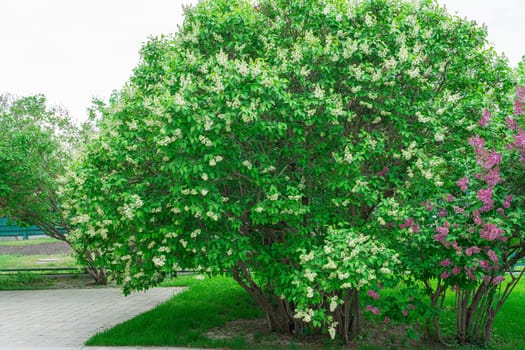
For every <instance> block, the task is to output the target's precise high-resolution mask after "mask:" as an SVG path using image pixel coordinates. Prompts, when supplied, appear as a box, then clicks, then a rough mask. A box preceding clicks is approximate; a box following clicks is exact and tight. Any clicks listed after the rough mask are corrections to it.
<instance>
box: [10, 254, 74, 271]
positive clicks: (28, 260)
mask: <svg viewBox="0 0 525 350" xmlns="http://www.w3.org/2000/svg"><path fill="white" fill-rule="evenodd" d="M47 267H55V268H58V267H66V268H69V267H80V266H79V265H78V264H77V262H76V261H75V258H74V257H72V256H71V255H68V254H49V255H43V254H41V255H20V254H2V255H0V270H2V269H29V268H47Z"/></svg>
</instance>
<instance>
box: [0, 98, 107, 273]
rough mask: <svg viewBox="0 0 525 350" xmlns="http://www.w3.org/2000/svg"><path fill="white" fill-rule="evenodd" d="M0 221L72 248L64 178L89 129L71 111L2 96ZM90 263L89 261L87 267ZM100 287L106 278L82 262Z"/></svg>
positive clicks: (43, 102)
mask: <svg viewBox="0 0 525 350" xmlns="http://www.w3.org/2000/svg"><path fill="white" fill-rule="evenodd" d="M0 130H2V133H1V134H0V215H2V216H7V217H8V218H10V219H13V220H16V221H17V223H19V224H21V225H35V226H38V227H40V228H41V229H42V230H43V231H44V232H45V234H46V235H48V236H50V237H53V238H56V239H58V240H61V241H64V242H68V243H69V240H68V236H67V232H68V231H69V230H70V229H71V226H70V223H69V220H68V217H67V216H64V215H63V214H64V213H63V208H62V200H61V199H62V198H61V195H60V187H61V183H60V178H61V177H62V178H63V177H64V176H65V175H66V168H67V165H68V164H69V163H70V162H71V159H72V157H73V156H74V154H75V153H78V151H79V148H80V145H81V144H82V139H83V137H85V136H86V135H87V130H88V126H87V125H84V126H83V127H82V128H77V127H76V126H75V125H74V124H73V123H72V122H71V119H70V118H69V115H68V113H67V111H65V110H62V109H60V108H49V107H47V105H46V99H45V97H44V96H43V95H35V96H28V97H20V98H17V97H14V96H11V95H2V96H0ZM86 259H87V261H86ZM81 261H83V262H84V263H87V266H88V272H89V273H90V274H91V275H92V276H93V277H94V278H95V280H96V281H97V282H98V283H104V282H105V277H104V272H103V271H102V270H99V269H97V268H95V267H94V266H93V264H92V262H91V257H89V256H87V257H85V258H81Z"/></svg>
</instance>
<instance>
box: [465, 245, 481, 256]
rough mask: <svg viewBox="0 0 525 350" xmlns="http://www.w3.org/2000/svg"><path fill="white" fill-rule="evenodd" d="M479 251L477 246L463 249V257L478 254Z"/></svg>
mask: <svg viewBox="0 0 525 350" xmlns="http://www.w3.org/2000/svg"><path fill="white" fill-rule="evenodd" d="M480 251H481V249H479V248H478V247H477V246H472V247H468V248H467V249H465V255H466V256H471V255H472V254H478V253H479V252H480Z"/></svg>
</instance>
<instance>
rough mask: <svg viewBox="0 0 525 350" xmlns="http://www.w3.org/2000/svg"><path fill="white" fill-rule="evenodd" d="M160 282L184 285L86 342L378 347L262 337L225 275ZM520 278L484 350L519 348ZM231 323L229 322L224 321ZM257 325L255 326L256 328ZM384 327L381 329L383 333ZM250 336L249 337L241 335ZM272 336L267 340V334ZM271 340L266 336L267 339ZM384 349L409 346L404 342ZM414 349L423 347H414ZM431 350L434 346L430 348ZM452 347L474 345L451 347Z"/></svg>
mask: <svg viewBox="0 0 525 350" xmlns="http://www.w3.org/2000/svg"><path fill="white" fill-rule="evenodd" d="M164 285H165V286H168V285H170V286H188V287H189V289H188V290H187V291H186V292H184V293H181V294H179V295H176V296H175V297H173V298H172V299H171V300H169V301H167V302H166V303H164V304H162V305H159V306H158V307H157V308H155V309H153V310H151V311H149V312H146V313H144V314H142V315H139V316H137V317H135V318H133V319H131V320H129V321H127V322H125V323H122V324H120V325H117V326H116V327H114V328H112V329H109V330H107V331H105V332H102V333H100V334H97V335H96V336H94V337H93V338H91V339H90V340H88V341H87V342H86V345H98V346H103V345H106V346H111V345H117V346H186V347H203V348H229V349H301V350H305V349H359V350H377V349H383V348H384V347H382V346H378V345H376V344H368V342H367V341H366V340H361V341H358V342H357V344H354V345H349V346H337V345H334V344H333V343H332V342H330V341H326V342H325V343H324V344H321V343H317V344H313V343H312V344H301V343H298V341H297V340H295V339H293V338H286V337H281V336H279V335H276V334H271V335H268V334H267V333H265V332H259V331H258V329H255V328H251V327H252V326H253V327H260V325H261V324H262V323H261V322H257V321H255V319H257V318H259V319H260V318H261V317H262V316H263V315H262V313H261V312H260V311H259V310H258V308H257V306H256V305H255V304H254V302H253V301H252V300H251V298H250V297H249V296H248V294H247V293H246V292H245V291H244V290H242V289H241V288H240V287H239V286H238V285H237V284H236V283H235V282H234V281H233V280H232V279H230V278H226V277H215V278H211V279H209V278H207V279H205V280H204V281H199V280H196V279H195V278H194V277H193V276H184V277H180V278H177V279H175V280H172V281H169V282H167V283H165V284H164ZM523 314H525V281H522V282H520V284H519V285H518V286H516V289H515V291H514V292H513V293H512V295H511V296H510V298H509V299H508V301H507V302H506V304H505V305H504V307H503V308H502V310H501V311H500V314H499V315H498V316H497V317H496V321H495V324H494V332H493V337H492V342H491V344H490V346H488V347H487V348H486V349H491V350H497V349H498V350H503V349H509V350H510V349H512V350H520V349H523V350H525V344H524V338H523V337H524V336H523V335H524V334H525V322H523V320H522V315H523ZM229 321H234V322H229ZM232 323H233V324H237V328H236V330H237V332H234V333H233V335H232V336H231V337H227V338H224V339H210V338H209V337H208V336H206V333H208V332H210V330H213V329H217V327H229V328H231V324H232ZM257 325H258V326H257ZM386 331H388V329H385V332H386ZM250 333H251V334H253V337H252V338H251V339H249V338H248V337H246V334H250ZM269 337H273V338H274V339H277V340H276V341H275V342H273V343H271V344H272V345H270V346H269V345H268V344H269V343H268V342H267V341H266V340H268V339H267V338H269ZM270 341H271V340H270ZM389 348H390V349H394V348H395V349H405V348H407V349H408V348H412V347H410V346H409V344H408V342H406V347H405V346H400V347H389ZM418 349H427V348H426V347H418ZM432 349H440V347H439V346H433V347H432ZM456 349H464V350H467V349H476V348H473V347H457V348H456Z"/></svg>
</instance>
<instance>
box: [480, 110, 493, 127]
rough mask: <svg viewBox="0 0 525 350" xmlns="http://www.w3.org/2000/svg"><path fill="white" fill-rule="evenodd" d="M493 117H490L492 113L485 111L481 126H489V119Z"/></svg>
mask: <svg viewBox="0 0 525 350" xmlns="http://www.w3.org/2000/svg"><path fill="white" fill-rule="evenodd" d="M490 117H491V115H490V112H489V110H488V109H485V110H484V111H483V116H482V117H481V119H480V120H479V123H478V124H479V126H485V125H487V123H488V121H489V119H490Z"/></svg>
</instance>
